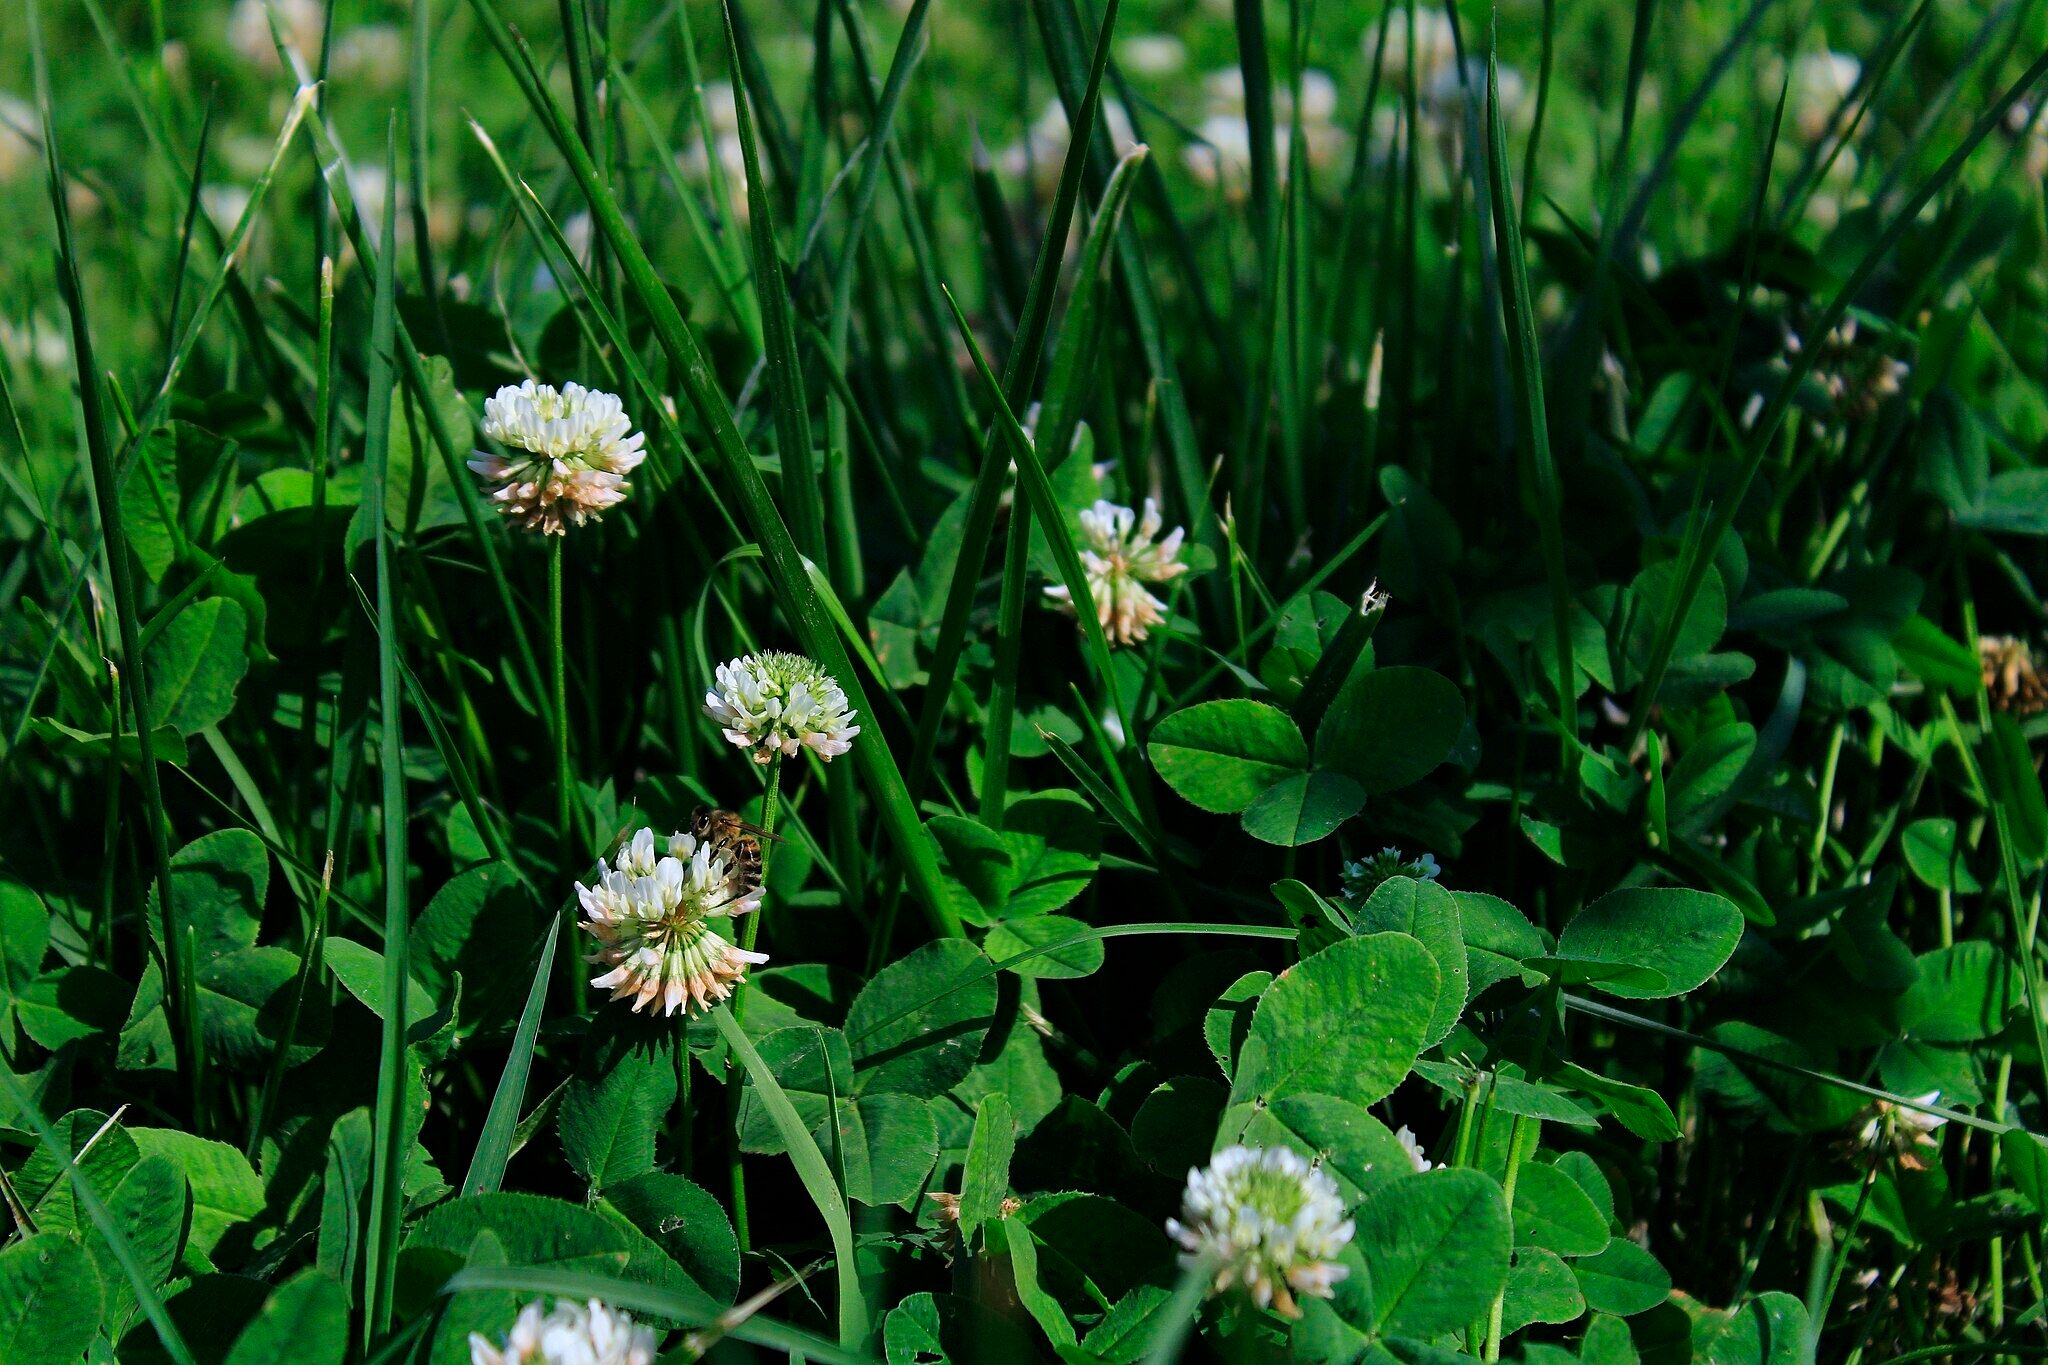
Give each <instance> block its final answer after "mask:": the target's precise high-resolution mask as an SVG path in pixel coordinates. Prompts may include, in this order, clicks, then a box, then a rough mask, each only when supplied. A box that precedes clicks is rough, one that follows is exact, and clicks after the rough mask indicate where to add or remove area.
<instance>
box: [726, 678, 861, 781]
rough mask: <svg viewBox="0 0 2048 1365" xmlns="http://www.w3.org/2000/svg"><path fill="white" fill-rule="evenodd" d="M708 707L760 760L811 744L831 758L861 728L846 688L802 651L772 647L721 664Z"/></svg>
mask: <svg viewBox="0 0 2048 1365" xmlns="http://www.w3.org/2000/svg"><path fill="white" fill-rule="evenodd" d="M715 681H716V686H714V687H713V688H712V689H711V690H710V691H709V692H706V693H705V694H704V712H705V714H706V715H708V716H710V717H711V719H713V720H715V721H717V722H718V725H719V728H720V729H721V730H723V731H724V732H725V737H726V738H727V739H728V740H731V741H732V742H733V743H734V744H736V745H738V746H739V747H740V748H742V749H751V750H753V755H754V762H756V763H768V762H771V761H772V760H774V759H776V758H778V757H780V758H794V757H796V756H797V754H798V753H800V752H802V751H803V750H805V749H809V750H810V751H811V752H813V753H815V754H816V755H818V757H819V758H822V759H825V760H826V761H828V762H829V761H831V760H832V759H834V758H837V757H838V756H839V755H841V754H843V753H845V752H846V751H847V750H848V749H851V748H852V747H853V737H854V736H855V735H857V734H859V733H860V727H859V726H858V725H855V724H854V723H853V718H854V716H855V714H856V713H855V712H853V711H851V710H849V709H848V708H847V705H846V693H845V692H844V691H843V690H842V689H841V688H840V686H839V684H838V683H837V682H836V681H834V680H833V678H832V676H831V675H830V674H828V673H827V672H825V670H824V669H822V668H820V667H818V666H817V665H816V664H815V663H812V662H811V661H810V660H809V659H806V658H805V657H804V656H803V655H801V654H785V653H783V652H781V651H780V650H767V651H764V652H763V653H760V654H749V655H746V656H745V657H743V658H738V659H734V660H731V661H730V662H728V663H722V664H720V665H719V666H718V669H717V676H716V679H715Z"/></svg>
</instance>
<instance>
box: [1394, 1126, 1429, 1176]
mask: <svg viewBox="0 0 2048 1365" xmlns="http://www.w3.org/2000/svg"><path fill="white" fill-rule="evenodd" d="M1394 1141H1396V1142H1398V1143H1400V1144H1401V1150H1402V1151H1404V1152H1406V1153H1407V1154H1408V1164H1409V1165H1411V1166H1413V1167H1414V1168H1415V1173H1416V1174H1417V1175H1421V1174H1422V1173H1423V1172H1425V1171H1429V1170H1433V1169H1435V1163H1434V1162H1432V1161H1431V1160H1430V1159H1429V1157H1428V1156H1427V1155H1425V1154H1424V1153H1423V1150H1422V1143H1421V1142H1419V1141H1418V1140H1417V1139H1416V1137H1415V1130H1414V1129H1412V1128H1410V1127H1409V1126H1408V1125H1407V1124H1405V1123H1404V1124H1402V1125H1401V1126H1400V1127H1399V1128H1397V1129H1395V1130H1394Z"/></svg>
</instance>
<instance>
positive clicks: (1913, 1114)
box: [1856, 1090, 1948, 1171]
mask: <svg viewBox="0 0 2048 1365" xmlns="http://www.w3.org/2000/svg"><path fill="white" fill-rule="evenodd" d="M1940 1099H1941V1092H1940V1091H1939V1090H1930V1091H1928V1092H1927V1093H1926V1094H1924V1095H1915V1096H1913V1102H1914V1103H1915V1104H1934V1103H1937V1102H1938V1101H1939V1100H1940ZM1947 1122H1948V1120H1947V1119H1945V1118H1943V1117H1942V1116H1941V1115H1939V1114H1927V1113H1922V1112H1921V1111H1920V1110H1918V1109H1908V1108H1907V1107H1906V1106H1905V1105H1903V1104H1894V1103H1892V1102H1891V1101H1890V1100H1879V1101H1878V1102H1877V1106H1876V1108H1875V1109H1874V1110H1872V1112H1871V1115H1870V1118H1869V1119H1868V1120H1867V1121H1866V1122H1865V1123H1864V1125H1863V1128H1862V1131H1860V1132H1859V1133H1857V1135H1856V1141H1857V1142H1858V1143H1859V1144H1861V1145H1862V1146H1863V1147H1864V1148H1865V1149H1866V1150H1868V1151H1870V1152H1873V1153H1876V1154H1879V1155H1889V1156H1891V1157H1894V1158H1896V1159H1897V1161H1898V1163H1899V1165H1901V1166H1903V1167H1905V1168H1906V1169H1907V1170H1909V1171H1924V1170H1926V1169H1927V1166H1928V1156H1929V1154H1931V1153H1932V1154H1938V1153H1939V1152H1940V1151H1941V1139H1940V1138H1938V1137H1936V1136H1935V1135H1934V1134H1935V1130H1936V1129H1938V1128H1940V1127H1941V1126H1942V1125H1943V1124H1944V1123H1947Z"/></svg>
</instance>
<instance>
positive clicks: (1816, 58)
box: [1771, 49, 1863, 143]
mask: <svg viewBox="0 0 2048 1365" xmlns="http://www.w3.org/2000/svg"><path fill="white" fill-rule="evenodd" d="M1779 70H1780V71H1782V70H1783V68H1782V67H1780V68H1779ZM1862 76H1863V63H1861V62H1859V61H1857V60H1856V59H1855V58H1854V57H1851V56H1849V55H1848V54H1846V53H1842V52H1829V51H1827V50H1826V49H1822V50H1821V51H1819V52H1802V53H1800V54H1799V55H1798V56H1797V57H1794V58H1793V59H1792V74H1791V77H1790V84H1791V87H1792V88H1791V92H1790V94H1789V96H1788V98H1787V103H1789V104H1790V105H1791V106H1792V108H1791V115H1792V127H1793V129H1794V130H1795V131H1796V132H1797V133H1798V135H1799V137H1800V139H1801V140H1802V141H1804V142H1808V143H1814V142H1819V141H1820V140H1821V139H1822V138H1824V137H1827V136H1828V135H1829V134H1831V133H1834V132H1841V131H1845V130H1846V128H1847V126H1848V121H1849V119H1850V117H1851V112H1850V111H1849V110H1847V109H1844V108H1843V107H1842V102H1843V101H1844V100H1846V99H1848V98H1849V92H1850V91H1851V90H1854V89H1855V88H1856V82H1857V81H1858V80H1860V79H1861V78H1862ZM1776 83H1777V82H1776V81H1772V82H1771V84H1773V85H1775V84H1776Z"/></svg>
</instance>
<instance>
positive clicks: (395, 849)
mask: <svg viewBox="0 0 2048 1365" xmlns="http://www.w3.org/2000/svg"><path fill="white" fill-rule="evenodd" d="M384 164H385V171H386V173H387V175H389V176H390V178H391V183H394V184H395V183H397V174H398V117H397V115H396V114H393V115H392V117H391V119H390V121H389V123H387V124H386V126H385V144H384ZM397 204H398V201H397V196H395V195H392V196H387V197H386V198H385V202H384V231H383V234H382V236H381V237H379V239H378V240H379V241H380V242H382V243H385V244H386V245H391V244H393V243H394V242H395V238H394V237H393V235H392V234H393V232H394V231H395V230H396V227H397ZM397 254H398V253H397V252H396V251H395V250H387V251H384V252H382V253H381V254H380V255H379V256H378V258H377V285H376V293H375V296H374V301H373V304H372V309H371V315H370V354H369V356H368V357H367V358H366V364H365V370H366V373H367V380H366V382H367V385H368V389H367V395H368V396H367V400H366V404H365V411H364V415H363V426H364V431H363V470H364V478H363V510H362V515H364V516H365V517H367V518H368V519H369V522H370V534H371V536H372V538H373V539H372V545H373V549H374V554H375V568H376V574H377V711H378V721H379V724H378V730H379V738H380V741H381V747H380V749H379V753H378V762H377V766H378V772H379V776H380V777H381V778H382V780H383V818H382V820H381V822H380V823H381V824H382V825H383V833H384V856H383V863H384V867H383V873H384V982H383V989H382V991H381V993H380V998H381V1000H382V1003H383V1013H384V1023H383V1033H382V1043H381V1046H380V1047H379V1049H378V1061H377V1110H376V1120H377V1123H376V1127H377V1145H376V1151H375V1154H374V1156H373V1160H372V1165H371V1176H370V1190H371V1194H370V1229H369V1239H368V1247H369V1261H368V1265H369V1277H370V1283H369V1311H368V1313H367V1315H366V1319H365V1322H366V1332H367V1336H368V1338H369V1339H374V1338H376V1337H379V1336H382V1335H383V1334H384V1333H385V1332H387V1331H389V1330H390V1327H391V1314H392V1303H391V1298H392V1290H393V1287H394V1286H395V1284H396V1283H397V1271H398V1217H399V1211H400V1207H401V1203H402V1194H403V1190H404V1184H405V1179H404V1177H405V1158H406V1152H405V1150H404V1140H405V1122H404V1106H405V1081H406V1076H405V1003H406V987H407V984H408V982H407V956H408V954H407V952H406V947H407V940H408V939H409V937H410V931H411V924H410V919H409V916H408V913H407V896H406V848H405V834H406V806H405V766H404V757H405V753H404V745H403V742H402V736H401V733H400V732H401V724H400V722H401V719H402V716H403V700H402V697H403V693H402V690H401V685H400V682H399V677H398V606H397V602H396V600H395V598H396V595H397V584H396V582H395V581H394V578H393V572H392V570H393V565H392V556H391V529H390V519H389V517H387V516H386V515H385V500H386V498H387V496H388V480H389V478H390V472H391V471H390V461H389V454H390V442H391V389H392V369H393V366H392V358H393V357H392V351H393V348H394V345H395V339H396V333H397V326H396V307H397V298H396V295H397V282H396V280H395V279H394V277H393V269H392V266H393V261H394V259H395V258H396V256H397Z"/></svg>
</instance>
